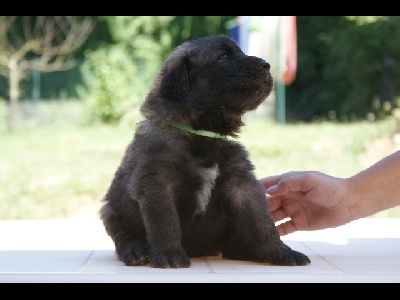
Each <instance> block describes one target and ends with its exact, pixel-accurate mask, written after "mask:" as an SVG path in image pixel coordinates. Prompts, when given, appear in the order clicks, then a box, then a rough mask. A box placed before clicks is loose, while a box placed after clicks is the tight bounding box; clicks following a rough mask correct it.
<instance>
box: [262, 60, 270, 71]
mask: <svg viewBox="0 0 400 300" xmlns="http://www.w3.org/2000/svg"><path fill="white" fill-rule="evenodd" d="M260 66H261V67H262V68H265V69H267V70H268V71H269V69H270V68H271V66H270V64H269V63H267V62H266V61H265V60H263V59H262V60H261V61H260Z"/></svg>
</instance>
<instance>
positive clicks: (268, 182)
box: [259, 175, 282, 189]
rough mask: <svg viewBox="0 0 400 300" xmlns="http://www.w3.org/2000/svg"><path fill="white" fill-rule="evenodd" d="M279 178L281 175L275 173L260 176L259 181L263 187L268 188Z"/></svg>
mask: <svg viewBox="0 0 400 300" xmlns="http://www.w3.org/2000/svg"><path fill="white" fill-rule="evenodd" d="M281 178H282V177H281V175H276V176H270V177H265V178H261V179H260V180H259V181H260V182H261V184H262V185H263V186H264V188H265V189H268V188H269V187H271V186H273V185H276V184H277V183H278V182H279V180H280V179H281Z"/></svg>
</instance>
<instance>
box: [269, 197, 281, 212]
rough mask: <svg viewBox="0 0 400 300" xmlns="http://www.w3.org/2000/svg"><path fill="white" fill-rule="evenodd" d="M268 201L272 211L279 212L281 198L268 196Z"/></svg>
mask: <svg viewBox="0 0 400 300" xmlns="http://www.w3.org/2000/svg"><path fill="white" fill-rule="evenodd" d="M266 200H267V202H268V205H269V210H270V211H274V210H277V209H278V208H279V207H280V206H281V198H279V197H273V196H267V197H266Z"/></svg>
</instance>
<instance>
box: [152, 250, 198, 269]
mask: <svg viewBox="0 0 400 300" xmlns="http://www.w3.org/2000/svg"><path fill="white" fill-rule="evenodd" d="M150 265H151V267H153V268H164V269H165V268H189V267H190V265H191V263H190V259H189V257H188V256H187V255H186V253H185V251H183V250H165V251H159V252H156V253H153V254H152V255H151V258H150Z"/></svg>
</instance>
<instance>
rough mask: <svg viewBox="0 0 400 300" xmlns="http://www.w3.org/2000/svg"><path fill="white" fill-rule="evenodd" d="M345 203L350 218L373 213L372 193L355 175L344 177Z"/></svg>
mask: <svg viewBox="0 0 400 300" xmlns="http://www.w3.org/2000/svg"><path fill="white" fill-rule="evenodd" d="M345 185H346V195H347V200H346V201H347V205H348V211H349V215H350V218H351V220H352V221H353V220H357V219H361V218H365V217H367V216H370V215H371V214H373V213H374V210H375V208H374V203H373V201H372V199H373V194H372V193H371V191H370V190H369V187H368V186H367V185H366V184H365V183H363V181H362V178H359V177H358V176H357V175H355V176H352V177H350V178H347V179H345Z"/></svg>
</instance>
